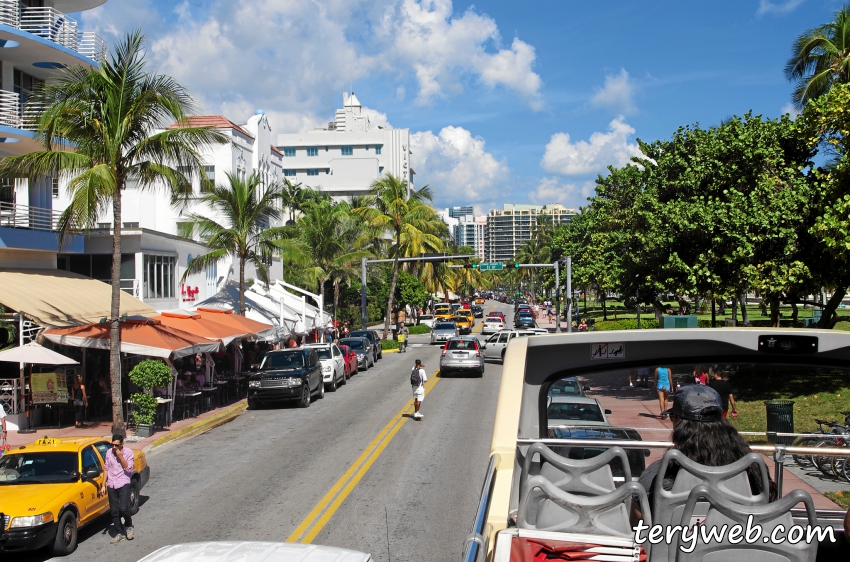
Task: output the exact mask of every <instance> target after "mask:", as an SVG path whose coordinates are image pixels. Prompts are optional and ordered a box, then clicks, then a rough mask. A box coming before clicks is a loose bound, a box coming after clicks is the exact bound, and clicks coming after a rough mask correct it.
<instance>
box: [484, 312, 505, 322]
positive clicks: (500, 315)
mask: <svg viewBox="0 0 850 562" xmlns="http://www.w3.org/2000/svg"><path fill="white" fill-rule="evenodd" d="M491 317H495V318H499V319H501V321H502V322H504V321H505V313H504V312H502V311H501V310H491V311H490V314H488V315H487V318H491Z"/></svg>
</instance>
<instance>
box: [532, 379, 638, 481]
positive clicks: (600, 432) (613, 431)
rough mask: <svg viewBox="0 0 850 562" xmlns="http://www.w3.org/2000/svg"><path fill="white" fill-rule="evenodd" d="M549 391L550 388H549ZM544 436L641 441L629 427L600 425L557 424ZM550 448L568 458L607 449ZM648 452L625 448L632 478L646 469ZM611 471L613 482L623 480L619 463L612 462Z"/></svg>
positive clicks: (584, 456)
mask: <svg viewBox="0 0 850 562" xmlns="http://www.w3.org/2000/svg"><path fill="white" fill-rule="evenodd" d="M550 393H551V389H550ZM546 436H547V437H548V438H550V439H595V440H599V439H609V440H611V439H616V440H623V441H642V440H643V439H642V438H641V436H640V433H638V432H637V430H635V429H632V428H630V427H605V426H601V425H594V426H586V427H585V426H574V427H567V426H558V427H550V428H549V429H548V431H547V434H546ZM552 450H553V451H555V452H556V453H558V454H559V455H561V456H562V457H565V458H568V459H580V460H581V459H592V458H593V457H596V456H599V455H601V454H602V453H604V452H605V451H607V450H608V447H598V446H594V447H581V446H575V445H572V446H556V447H552ZM649 454H650V452H649V449H627V450H626V457H627V458H628V461H629V468H630V472H631V476H632V480H637V479H638V477H639V476H640V475H641V474H642V473H643V471H644V470H646V457H648V456H649ZM611 473H612V476H613V477H614V481H615V482H622V481H623V480H624V476H625V471H624V470H623V466H622V464H621V463H612V465H611Z"/></svg>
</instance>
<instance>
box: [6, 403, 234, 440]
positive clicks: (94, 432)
mask: <svg viewBox="0 0 850 562" xmlns="http://www.w3.org/2000/svg"><path fill="white" fill-rule="evenodd" d="M245 407H246V401H245V400H239V401H237V402H234V403H233V404H228V405H227V406H222V407H220V408H216V409H215V410H210V411H209V412H204V413H203V414H201V415H199V416H198V417H196V418H187V419H185V420H179V421H174V422H172V424H171V426H170V427H167V428H165V429H161V430H158V431H157V432H156V433H154V434H153V435H151V436H150V437H147V438H145V439H141V438H138V437H136V436H135V433H134V432H133V430H132V429H128V430H127V446H128V447H130V448H131V449H137V450H144V451H145V452H147V451H150V450H151V449H153V448H155V447H158V446H160V445H163V444H165V443H167V442H168V441H172V440H174V439H178V438H180V437H185V436H188V435H192V434H194V433H197V432H199V431H206V430H208V429H211V428H213V427H216V426H218V425H221V424H223V423H227V422H228V421H230V420H232V419H233V418H235V417H236V416H238V415H239V414H240V413H242V411H244V409H245ZM45 436H47V437H54V438H56V439H69V438H72V437H104V438H106V439H112V421H97V422H89V423H86V425H85V427H83V428H76V427H74V426H69V427H62V428H59V429H39V430H37V431H36V432H35V433H18V432H17V431H10V432H9V435H8V443H9V445H11V446H12V447H13V448H14V447H18V446H20V445H26V444H28V443H32V442H33V441H35V440H36V439H41V438H43V437H45Z"/></svg>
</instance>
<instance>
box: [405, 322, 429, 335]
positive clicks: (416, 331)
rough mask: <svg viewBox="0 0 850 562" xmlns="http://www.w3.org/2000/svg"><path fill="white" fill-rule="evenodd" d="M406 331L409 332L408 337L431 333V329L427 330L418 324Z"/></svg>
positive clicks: (424, 326)
mask: <svg viewBox="0 0 850 562" xmlns="http://www.w3.org/2000/svg"><path fill="white" fill-rule="evenodd" d="M408 329H409V330H410V335H413V334H430V333H431V328H429V327H428V326H426V325H425V324H420V325H418V326H411V327H410V328H408Z"/></svg>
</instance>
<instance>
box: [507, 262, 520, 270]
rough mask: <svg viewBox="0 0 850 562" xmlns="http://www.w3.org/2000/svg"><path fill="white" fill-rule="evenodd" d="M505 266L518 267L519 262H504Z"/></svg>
mask: <svg viewBox="0 0 850 562" xmlns="http://www.w3.org/2000/svg"><path fill="white" fill-rule="evenodd" d="M505 267H508V268H514V269H519V264H518V263H506V264H505Z"/></svg>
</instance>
